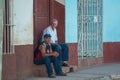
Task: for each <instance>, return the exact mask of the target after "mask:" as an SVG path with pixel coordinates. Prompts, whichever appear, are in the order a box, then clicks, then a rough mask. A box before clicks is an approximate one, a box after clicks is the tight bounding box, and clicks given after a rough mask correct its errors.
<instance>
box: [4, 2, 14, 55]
mask: <svg viewBox="0 0 120 80" xmlns="http://www.w3.org/2000/svg"><path fill="white" fill-rule="evenodd" d="M12 12H13V10H12V0H4V18H3V19H4V20H3V24H4V26H3V54H11V53H14V46H13V24H12V23H13V20H12V19H13V18H12V14H13V13H12Z"/></svg>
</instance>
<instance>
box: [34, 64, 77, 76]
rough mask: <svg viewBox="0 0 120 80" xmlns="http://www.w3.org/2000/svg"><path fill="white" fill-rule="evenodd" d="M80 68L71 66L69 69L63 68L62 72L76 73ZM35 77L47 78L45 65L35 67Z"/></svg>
mask: <svg viewBox="0 0 120 80" xmlns="http://www.w3.org/2000/svg"><path fill="white" fill-rule="evenodd" d="M77 69H78V67H77V66H73V65H70V66H69V67H62V71H63V72H64V73H69V72H75V71H77ZM33 76H34V77H46V76H47V70H46V67H45V65H35V66H34V69H33Z"/></svg>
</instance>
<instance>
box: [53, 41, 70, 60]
mask: <svg viewBox="0 0 120 80" xmlns="http://www.w3.org/2000/svg"><path fill="white" fill-rule="evenodd" d="M52 49H53V51H57V52H58V53H59V56H58V59H59V60H60V61H61V62H62V61H68V59H69V49H68V45H67V44H65V43H58V44H52Z"/></svg>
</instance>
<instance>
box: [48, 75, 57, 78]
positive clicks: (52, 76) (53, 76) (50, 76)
mask: <svg viewBox="0 0 120 80" xmlns="http://www.w3.org/2000/svg"><path fill="white" fill-rule="evenodd" d="M48 77H49V78H55V77H56V76H55V75H54V74H51V75H48Z"/></svg>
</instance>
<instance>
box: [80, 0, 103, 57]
mask: <svg viewBox="0 0 120 80" xmlns="http://www.w3.org/2000/svg"><path fill="white" fill-rule="evenodd" d="M102 6H103V4H102V0H78V56H79V59H88V58H91V57H102V54H103V48H102V46H103V44H102V27H103V22H102V21H103V15H102V9H103V8H102Z"/></svg>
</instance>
